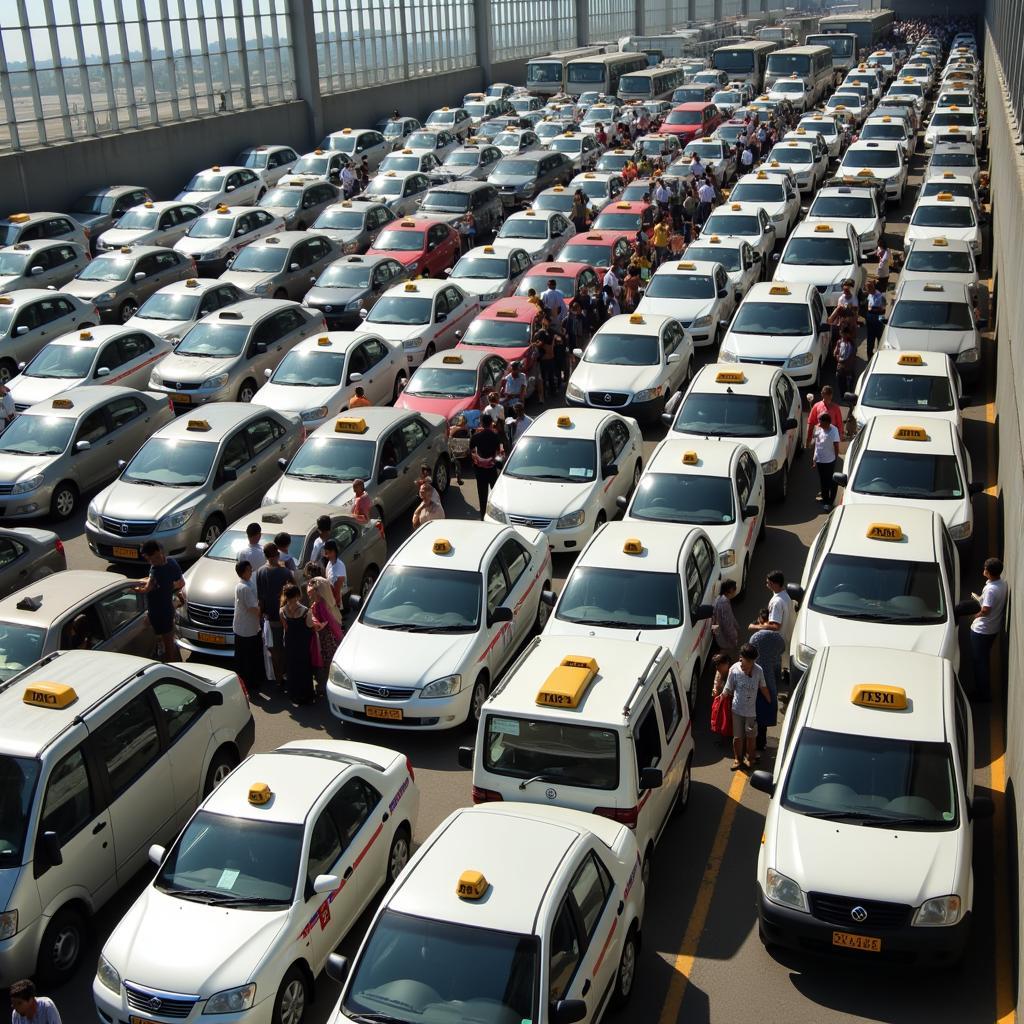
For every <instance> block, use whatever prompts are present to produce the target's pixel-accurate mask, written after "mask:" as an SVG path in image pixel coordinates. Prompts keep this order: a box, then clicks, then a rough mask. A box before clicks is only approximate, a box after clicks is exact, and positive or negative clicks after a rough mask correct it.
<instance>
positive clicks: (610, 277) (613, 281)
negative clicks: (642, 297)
mask: <svg viewBox="0 0 1024 1024" xmlns="http://www.w3.org/2000/svg"><path fill="white" fill-rule="evenodd" d="M601 287H602V288H611V290H612V295H614V296H615V298H616V299H618V297H619V294H620V293H621V292H622V284H621V283H620V282H619V275H618V274H616V273H615V268H614V267H609V268H608V269H607V270H606V271H605V275H604V277H603V278H601Z"/></svg>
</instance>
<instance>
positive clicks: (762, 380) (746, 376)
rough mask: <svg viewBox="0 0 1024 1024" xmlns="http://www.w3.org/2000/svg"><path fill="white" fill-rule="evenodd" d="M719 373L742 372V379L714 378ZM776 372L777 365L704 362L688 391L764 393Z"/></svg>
mask: <svg viewBox="0 0 1024 1024" xmlns="http://www.w3.org/2000/svg"><path fill="white" fill-rule="evenodd" d="M765 283H767V282H765ZM720 373H726V374H734V373H742V374H743V380H728V381H717V380H715V377H716V376H717V375H718V374H720ZM778 373H779V370H778V368H777V367H774V366H762V365H761V364H759V363H739V364H737V363H706V364H705V365H704V366H702V367H701V368H700V369H699V370H698V371H697V372H696V373H695V374H694V377H693V381H692V383H691V384H690V391H699V392H724V391H726V390H728V389H731V390H734V391H735V390H736V389H737V388H742V389H743V391H744V392H745V393H747V394H753V395H766V394H768V393H769V389H770V388H771V385H772V381H774V380H775V377H776V376H777V375H778Z"/></svg>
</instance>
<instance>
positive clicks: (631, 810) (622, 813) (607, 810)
mask: <svg viewBox="0 0 1024 1024" xmlns="http://www.w3.org/2000/svg"><path fill="white" fill-rule="evenodd" d="M594 813H595V814H598V815H600V816H601V817H602V818H611V820H612V821H617V822H618V823H619V824H620V825H626V826H627V827H629V828H634V829H635V828H636V824H637V820H638V819H639V817H640V808H639V807H638V806H637V805H636V804H633V806H632V807H595V808H594Z"/></svg>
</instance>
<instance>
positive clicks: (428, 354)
mask: <svg viewBox="0 0 1024 1024" xmlns="http://www.w3.org/2000/svg"><path fill="white" fill-rule="evenodd" d="M436 352H437V346H436V345H435V344H434V343H433V342H430V344H429V345H427V349H426V351H425V352H424V353H423V358H424V360H427V359H429V358H430V357H431V356H432V355H434V354H435V353H436Z"/></svg>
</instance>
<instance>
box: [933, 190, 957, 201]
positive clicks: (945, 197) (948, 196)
mask: <svg viewBox="0 0 1024 1024" xmlns="http://www.w3.org/2000/svg"><path fill="white" fill-rule="evenodd" d="M935 198H936V199H937V200H938V201H939V202H940V203H951V202H953V193H952V192H940V193H939V194H938V195H937V196H936V197H935Z"/></svg>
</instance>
